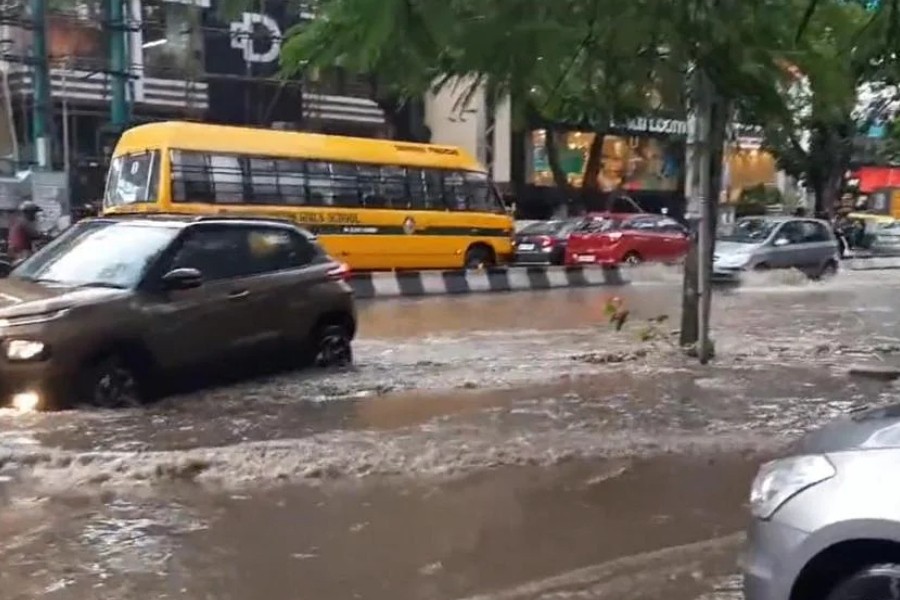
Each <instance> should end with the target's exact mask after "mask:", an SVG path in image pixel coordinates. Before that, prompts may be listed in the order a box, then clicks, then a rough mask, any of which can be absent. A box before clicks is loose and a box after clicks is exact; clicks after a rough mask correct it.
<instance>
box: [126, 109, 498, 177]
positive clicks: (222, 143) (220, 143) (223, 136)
mask: <svg viewBox="0 0 900 600" xmlns="http://www.w3.org/2000/svg"><path fill="white" fill-rule="evenodd" d="M152 148H178V149H181V150H196V151H203V152H222V153H230V154H245V155H257V156H275V157H281V158H312V159H319V160H334V161H347V162H361V163H371V164H384V165H403V166H412V167H442V168H445V169H461V170H467V171H484V169H483V168H482V166H481V165H479V164H478V162H477V161H476V160H475V159H474V158H472V156H471V155H470V154H468V153H467V152H466V151H465V150H463V149H461V148H457V147H455V146H438V145H433V144H415V143H412V142H400V141H396V140H381V139H373V138H355V137H344V136H337V135H324V134H319V133H302V132H296V131H277V130H271V129H255V128H250V127H232V126H228V125H208V124H205V123H190V122H184V121H165V122H161V123H149V124H146V125H138V126H137V127H132V128H131V129H129V130H127V131H125V133H123V134H122V137H121V138H119V142H118V144H116V150H115V153H114V155H115V156H118V155H121V154H129V153H132V152H140V151H145V150H148V149H152Z"/></svg>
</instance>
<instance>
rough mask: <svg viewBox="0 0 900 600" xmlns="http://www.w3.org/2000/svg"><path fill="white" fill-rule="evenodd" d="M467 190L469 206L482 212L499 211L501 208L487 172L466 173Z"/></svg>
mask: <svg viewBox="0 0 900 600" xmlns="http://www.w3.org/2000/svg"><path fill="white" fill-rule="evenodd" d="M465 177H466V192H467V196H468V198H469V208H470V209H471V210H477V211H482V212H497V211H499V210H501V208H502V207H501V205H500V202H499V201H498V200H497V196H496V195H495V194H494V190H493V189H492V188H491V184H490V182H489V181H488V177H487V174H486V173H471V172H470V173H466V176H465Z"/></svg>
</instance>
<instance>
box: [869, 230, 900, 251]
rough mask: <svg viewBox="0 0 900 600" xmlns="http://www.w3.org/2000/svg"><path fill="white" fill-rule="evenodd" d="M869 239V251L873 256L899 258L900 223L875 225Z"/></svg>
mask: <svg viewBox="0 0 900 600" xmlns="http://www.w3.org/2000/svg"><path fill="white" fill-rule="evenodd" d="M871 239H872V241H871V245H870V247H869V250H870V251H871V252H872V254H874V255H875V256H900V222H898V221H893V222H891V223H881V224H878V225H875V226H874V227H873V231H872V236H871Z"/></svg>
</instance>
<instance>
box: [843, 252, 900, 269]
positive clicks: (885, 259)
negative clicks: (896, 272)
mask: <svg viewBox="0 0 900 600" xmlns="http://www.w3.org/2000/svg"><path fill="white" fill-rule="evenodd" d="M843 266H844V267H845V268H847V269H849V270H851V271H884V270H888V269H900V256H873V257H871V258H849V259H847V260H845V261H844V265H843Z"/></svg>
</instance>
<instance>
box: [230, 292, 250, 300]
mask: <svg viewBox="0 0 900 600" xmlns="http://www.w3.org/2000/svg"><path fill="white" fill-rule="evenodd" d="M249 295H250V291H249V290H236V291H234V292H229V294H228V299H229V300H243V299H244V298H246V297H247V296H249Z"/></svg>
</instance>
